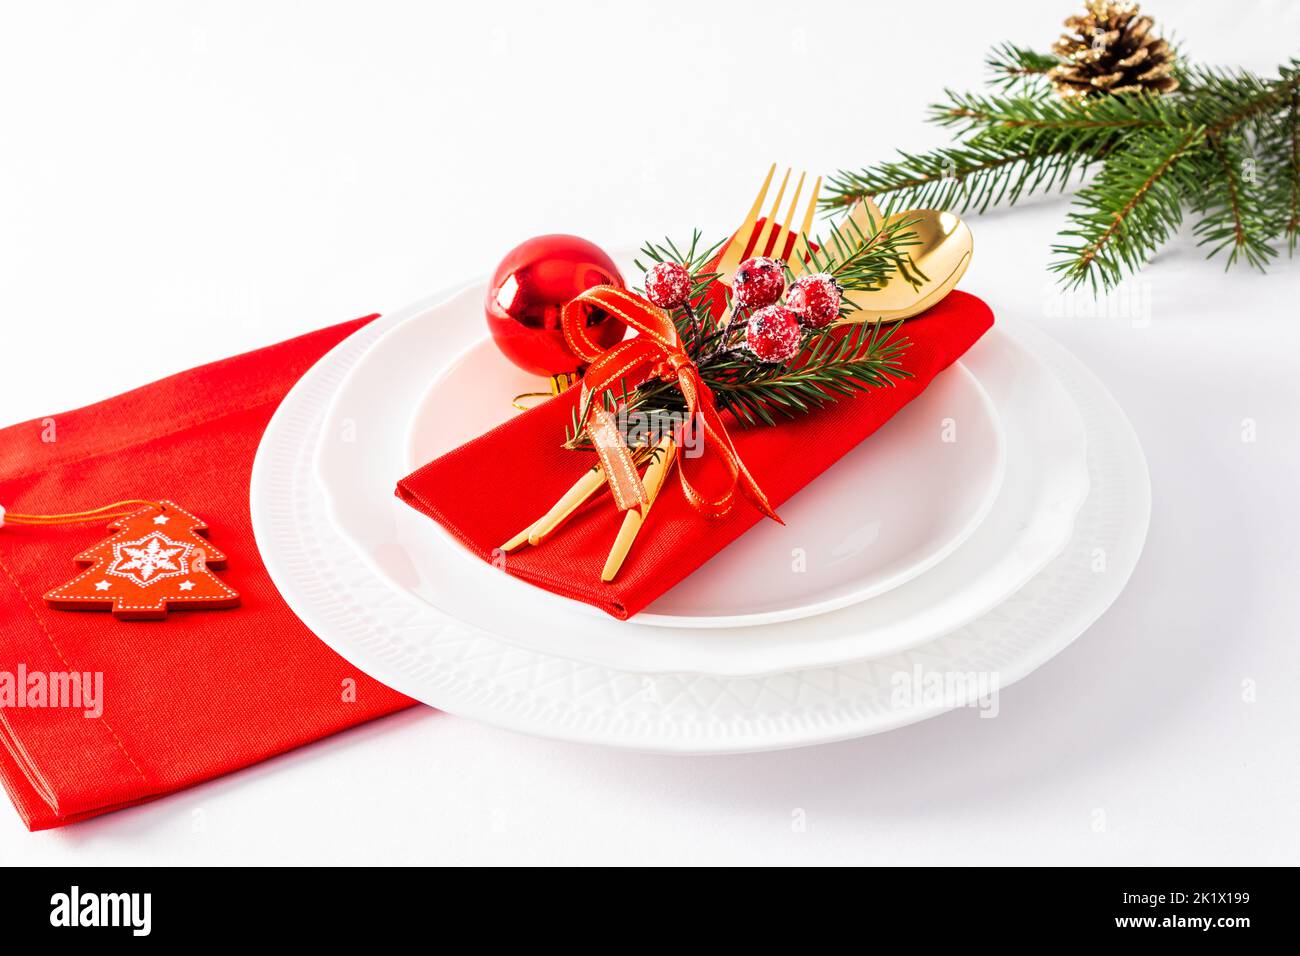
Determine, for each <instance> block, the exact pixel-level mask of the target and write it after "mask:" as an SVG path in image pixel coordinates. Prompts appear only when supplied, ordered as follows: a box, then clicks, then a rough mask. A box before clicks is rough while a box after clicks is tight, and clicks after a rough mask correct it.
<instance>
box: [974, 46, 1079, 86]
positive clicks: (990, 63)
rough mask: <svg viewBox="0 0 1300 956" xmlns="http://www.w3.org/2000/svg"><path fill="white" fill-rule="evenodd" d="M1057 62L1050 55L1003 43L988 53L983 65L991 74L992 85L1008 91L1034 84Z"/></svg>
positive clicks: (1057, 60) (1057, 61)
mask: <svg viewBox="0 0 1300 956" xmlns="http://www.w3.org/2000/svg"><path fill="white" fill-rule="evenodd" d="M1059 62H1061V61H1060V60H1059V59H1057V58H1056V57H1055V56H1053V55H1051V54H1046V53H1039V52H1037V51H1036V50H1029V49H1026V48H1024V47H1019V46H1016V45H1015V44H1014V43H1004V44H1002V45H1001V46H999V47H995V48H994V49H993V50H992V51H991V52H990V53H989V55H988V58H987V59H986V60H985V61H984V64H985V65H986V66H987V67H988V68H989V70H991V71H992V73H993V83H994V85H996V86H1000V87H1002V88H1003V89H1010V88H1012V87H1015V86H1017V85H1020V84H1023V83H1031V84H1032V83H1036V82H1037V81H1039V80H1041V79H1042V78H1043V77H1045V76H1046V75H1047V71H1048V70H1050V69H1051V68H1052V67H1054V66H1056V64H1057V63H1059Z"/></svg>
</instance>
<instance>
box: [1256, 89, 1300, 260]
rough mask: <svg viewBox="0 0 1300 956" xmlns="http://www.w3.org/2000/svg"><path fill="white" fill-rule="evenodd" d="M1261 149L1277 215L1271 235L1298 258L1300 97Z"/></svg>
mask: <svg viewBox="0 0 1300 956" xmlns="http://www.w3.org/2000/svg"><path fill="white" fill-rule="evenodd" d="M1258 145H1259V168H1258V170H1257V172H1258V175H1259V176H1260V179H1261V182H1262V185H1263V189H1264V193H1265V200H1264V202H1265V205H1266V206H1267V208H1269V209H1272V210H1273V213H1274V217H1273V224H1272V228H1271V229H1270V230H1269V234H1270V236H1271V237H1273V238H1280V239H1284V240H1285V241H1286V244H1287V252H1288V254H1290V255H1294V254H1295V248H1296V240H1297V238H1298V237H1300V93H1297V92H1292V94H1291V97H1290V99H1289V101H1288V102H1287V103H1286V105H1285V106H1284V107H1283V109H1282V110H1281V111H1279V113H1278V116H1277V123H1276V135H1275V136H1272V137H1270V138H1269V139H1268V140H1267V141H1265V142H1263V143H1260V144H1258Z"/></svg>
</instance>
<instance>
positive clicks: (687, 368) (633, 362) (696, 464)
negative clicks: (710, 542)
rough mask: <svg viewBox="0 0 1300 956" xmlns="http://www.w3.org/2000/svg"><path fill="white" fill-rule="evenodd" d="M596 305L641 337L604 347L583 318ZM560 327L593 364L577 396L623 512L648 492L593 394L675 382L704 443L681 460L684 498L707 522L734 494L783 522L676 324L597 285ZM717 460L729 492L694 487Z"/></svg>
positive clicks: (574, 303) (629, 296) (570, 308)
mask: <svg viewBox="0 0 1300 956" xmlns="http://www.w3.org/2000/svg"><path fill="white" fill-rule="evenodd" d="M589 305H590V306H595V307H596V308H599V309H603V310H604V311H606V312H608V313H610V314H611V315H614V316H617V317H618V318H620V319H622V320H623V321H624V322H625V323H627V325H628V326H629V327H631V328H633V329H636V331H637V332H638V333H639V334H638V335H637V336H636V337H635V338H630V339H624V340H623V341H622V342H619V343H618V344H617V345H615V346H613V347H612V348H609V349H602V348H601V347H600V346H599V345H598V344H597V343H596V342H594V341H593V340H592V338H591V337H590V336H589V335H588V332H587V328H586V323H585V321H584V318H585V315H586V310H585V308H584V307H585V306H589ZM560 327H561V329H563V331H564V339H565V341H566V342H567V343H568V346H569V348H570V350H571V351H573V353H574V354H575V355H577V356H578V357H579V358H580V359H582V360H583V361H584V362H590V363H591V364H590V365H589V366H588V368H587V371H586V373H585V374H584V375H583V379H582V397H581V399H580V402H581V404H580V406H579V407H580V408H581V409H583V411H582V413H581V416H580V417H581V421H580V422H579V423H578V424H579V425H580V426H583V427H586V428H587V429H588V432H589V434H590V435H591V438H592V444H594V445H595V446H596V454H597V455H598V456H599V457H600V461H601V464H602V465H603V466H604V468H605V476H606V478H607V480H608V481H609V487H610V492H611V494H612V495H613V497H614V502H615V504H617V506H618V508H619V510H620V511H626V510H628V509H629V508H631V507H633V506H635V505H638V504H640V505H642V506H643V507H644V505H645V502H646V500H647V498H646V491H645V487H644V486H643V485H642V483H641V476H640V475H639V474H638V473H637V469H636V466H635V464H634V463H633V459H632V453H631V450H630V449H629V448H628V447H627V442H626V441H625V440H624V437H623V434H622V432H620V431H619V429H618V427H617V424H616V423H615V421H614V416H613V415H612V414H611V413H610V412H609V411H608V410H607V409H606V408H605V407H604V406H603V404H602V402H601V401H600V400H593V398H592V397H593V395H594V396H602V395H603V393H604V392H605V391H606V390H611V391H613V392H614V394H619V393H620V392H621V391H622V390H623V388H625V387H626V388H635V387H636V386H638V385H640V384H642V383H643V382H646V381H648V380H651V379H659V378H663V379H666V380H668V381H672V380H674V379H676V381H677V386H678V388H680V389H681V392H682V398H683V399H684V401H685V403H686V411H687V415H688V416H689V417H688V421H687V423H686V424H685V425H684V426H683V427H684V428H686V429H696V428H698V429H699V430H700V434H701V437H702V439H703V442H702V446H703V447H702V449H701V453H700V454H699V455H696V456H691V455H679V456H678V467H677V475H678V478H679V479H680V481H681V486H682V493H683V494H684V495H685V496H686V500H687V501H688V502H689V503H690V505H691V507H693V508H694V509H695V510H696V511H698V512H700V513H701V514H704V515H707V516H709V517H721V516H722V515H725V514H726V513H727V512H729V511H730V510H731V507H732V505H733V503H734V501H735V493H736V489H737V488H740V490H741V491H742V492H743V493H744V494H745V496H746V497H748V498H749V499H750V501H752V502H753V503H754V506H755V507H757V508H758V510H759V511H761V512H763V514H765V515H767V516H768V517H769V518H772V519H773V520H774V521H778V522H779V521H781V519H780V518H778V517H777V515H776V512H775V511H773V510H772V506H771V505H770V504H769V503H768V500H767V496H766V495H765V494H763V489H761V488H760V487H759V486H758V482H756V481H755V480H754V478H753V476H751V475H750V473H749V471H748V470H747V469H746V468H745V463H744V462H742V461H741V460H740V456H739V455H738V454H736V449H735V446H734V445H733V444H732V442H731V436H730V435H728V434H727V428H726V425H724V424H723V422H722V416H721V415H720V414H719V413H718V409H717V407H716V406H715V405H714V402H713V393H712V392H711V391H709V388H708V386H706V385H705V384H704V381H703V379H701V378H700V370H699V369H698V368H697V367H696V365H695V363H694V362H693V361H692V360H691V357H690V356H689V355H688V354H687V353H686V350H685V349H684V348H683V347H682V344H681V342H680V340H679V339H678V338H677V327H676V326H674V325H673V321H672V319H671V318H670V317H669V315H668V313H666V312H664V310H663V309H660V308H659V307H658V306H656V305H654V304H653V303H651V302H649V301H648V300H646V299H643V298H642V297H641V296H639V295H636V294H635V293H632V292H628V291H627V290H626V289H620V288H618V287H616V286H609V285H600V286H596V287H594V288H591V289H588V290H587V291H585V292H582V293H580V294H579V295H578V296H576V297H575V298H573V299H572V300H570V301H569V303H568V304H567V305H565V306H564V308H563V309H562V310H561V312H560ZM710 460H712V461H713V462H714V464H715V465H716V464H721V466H722V468H723V471H724V474H725V475H726V478H725V482H724V483H725V487H724V489H723V490H722V492H721V493H718V494H714V495H712V496H708V495H705V494H703V493H702V492H701V491H700V490H699V488H698V487H697V484H696V483H697V480H698V478H699V475H698V472H699V471H700V470H701V469H703V468H704V467H705V466H706V464H707V463H708V462H709V461H710Z"/></svg>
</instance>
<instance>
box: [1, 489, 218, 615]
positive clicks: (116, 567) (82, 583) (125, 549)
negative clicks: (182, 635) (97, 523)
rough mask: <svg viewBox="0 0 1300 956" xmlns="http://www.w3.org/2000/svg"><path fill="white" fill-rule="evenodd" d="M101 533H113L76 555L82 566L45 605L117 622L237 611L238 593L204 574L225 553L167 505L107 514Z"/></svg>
mask: <svg viewBox="0 0 1300 956" xmlns="http://www.w3.org/2000/svg"><path fill="white" fill-rule="evenodd" d="M27 523H33V524H35V523H42V524H49V523H54V522H50V521H44V522H27ZM108 529H109V530H110V531H112V532H114V534H113V535H111V536H110V537H108V538H106V539H105V540H103V541H101V542H100V543H99V544H97V545H95V546H94V547H92V548H88V549H86V550H85V551H83V552H81V554H79V555H77V556H76V558H75V559H74V560H75V561H76V562H77V563H78V564H83V565H86V566H87V567H86V569H85V570H84V571H82V572H81V573H80V574H79V575H77V576H76V577H75V578H73V579H72V580H71V581H69V582H68V583H67V584H64V585H61V586H59V587H57V588H55V589H54V590H52V591H50V592H49V593H47V594H46V595H45V603H46V604H47V605H49V606H50V607H52V608H57V609H59V610H64V611H108V610H111V611H112V612H113V614H114V615H115V616H116V617H118V618H120V619H122V620H158V619H161V618H165V617H166V616H167V612H168V611H169V610H208V609H214V608H229V607H236V606H238V604H239V593H238V592H237V591H235V590H234V589H233V588H230V587H228V586H227V585H226V584H225V583H223V582H222V581H221V580H220V579H219V578H218V577H217V576H216V575H215V574H213V573H212V571H211V569H212V568H222V567H224V566H225V563H226V556H225V555H224V554H222V553H221V551H219V550H217V548H215V547H213V546H212V544H211V543H210V542H209V541H208V539H207V537H206V535H205V532H206V531H207V525H205V524H204V523H203V522H202V521H201V520H199V519H198V518H197V517H195V516H194V515H192V514H190V513H189V512H188V511H186V510H185V509H184V508H181V507H180V506H179V505H177V504H176V503H175V502H172V501H160V502H157V503H154V502H149V503H146V504H145V505H144V507H141V508H139V509H138V510H135V511H132V512H131V513H129V514H124V515H119V516H117V517H115V518H114V520H113V521H112V522H111V523H110V524H109V525H108Z"/></svg>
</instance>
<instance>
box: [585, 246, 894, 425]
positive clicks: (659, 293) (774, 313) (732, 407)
mask: <svg viewBox="0 0 1300 956" xmlns="http://www.w3.org/2000/svg"><path fill="white" fill-rule="evenodd" d="M905 227H906V224H903V226H899V227H894V228H892V230H885V229H884V228H883V224H881V225H880V226H878V227H877V228H876V229H875V231H874V232H873V233H871V234H864V233H862V232H861V231H858V230H857V229H856V227H853V228H847V227H845V228H836V227H832V229H831V235H830V237H829V238H828V239H827V241H826V242H825V243H822V244H821V246H822V247H823V248H831V249H833V250H834V251H835V252H836V256H835V259H834V264H832V260H831V259H830V257H828V256H826V255H819V254H817V253H816V252H812V251H811V250H810V262H809V265H810V266H811V267H813V268H816V269H817V270H818V271H817V272H813V273H810V274H807V275H803V276H801V277H799V278H798V279H796V280H795V281H793V282H791V283H790V284H789V288H788V289H787V287H786V268H785V265H784V264H783V263H781V262H780V261H779V260H775V259H770V258H766V257H754V258H751V259H747V260H745V261H744V262H742V263H741V264H740V266H739V267H737V269H736V273H735V275H734V276H733V278H732V287H731V290H730V292H729V293H728V290H727V289H726V288H725V287H724V286H723V285H722V283H721V282H719V281H718V278H719V277H718V274H717V273H716V272H712V271H710V269H709V268H708V267H709V265H710V263H712V262H713V260H714V258H715V256H716V255H717V252H718V250H719V249H720V248H721V246H722V245H723V243H722V242H719V243H715V244H714V245H712V246H710V247H707V248H706V247H704V246H703V245H701V242H700V233H699V232H698V231H696V232H695V233H694V234H693V236H692V238H691V241H690V242H689V243H686V244H684V245H683V246H681V247H679V246H678V245H677V244H675V243H674V242H673V241H672V240H664V242H663V243H662V244H656V243H647V244H646V245H645V246H644V247H643V248H642V250H641V253H642V255H643V256H644V257H645V258H646V259H648V260H649V264H648V265H643V264H642V263H641V262H640V261H637V262H636V265H637V267H638V268H639V269H641V271H642V272H643V273H644V274H645V280H644V294H645V296H646V298H648V299H649V300H650V301H651V302H653V303H654V304H655V305H657V306H659V307H660V308H662V309H664V310H665V311H667V312H668V314H669V315H670V316H671V318H672V320H673V324H674V325H675V326H676V328H677V333H678V336H679V338H680V339H681V341H682V344H683V347H684V348H685V350H686V352H687V354H688V355H689V356H690V357H691V359H692V361H694V362H695V365H696V367H697V368H698V369H699V371H700V378H701V380H702V381H703V383H704V384H705V385H706V386H707V387H708V388H709V389H710V391H712V392H713V395H714V399H715V401H716V402H717V405H718V408H719V410H721V411H729V412H731V413H732V414H733V415H734V416H735V418H736V419H737V420H738V421H739V422H740V423H742V424H744V425H756V424H760V423H761V424H766V425H774V424H776V422H777V417H778V416H783V417H787V418H792V417H794V416H795V415H798V414H803V413H806V412H808V411H811V410H812V409H814V408H819V407H821V406H823V405H826V404H827V403H829V402H834V401H837V400H838V399H840V398H844V397H848V396H851V395H853V394H855V393H856V392H860V391H865V390H866V389H869V388H880V387H884V386H888V385H890V384H892V383H893V382H894V381H897V380H898V379H903V378H910V377H911V373H910V372H908V371H907V370H906V369H905V368H903V365H902V358H903V355H904V353H905V352H906V350H907V348H908V346H909V345H910V343H909V341H908V340H907V339H906V338H904V337H902V336H900V335H899V334H898V331H899V327H900V326H901V325H902V323H901V322H900V323H896V324H895V325H892V326H889V327H884V326H881V325H873V324H869V323H859V324H856V325H853V326H852V327H851V328H846V327H845V323H840V322H837V319H839V318H841V316H842V314H844V313H845V312H846V311H847V312H851V311H852V308H853V307H852V306H851V305H850V304H848V303H846V302H845V300H844V298H843V294H844V292H845V291H846V290H848V291H869V290H871V289H876V288H880V286H881V285H883V283H884V282H886V281H888V278H889V277H890V276H891V275H899V276H901V277H902V278H904V279H906V280H907V281H913V272H914V269H909V266H910V260H909V259H908V258H907V254H906V248H907V247H908V246H909V245H911V244H913V242H914V240H913V234H912V233H909V232H906V231H905ZM724 241H725V240H724ZM688 289H689V292H687V290H688ZM782 296H784V299H785V301H784V303H782V301H781V300H782ZM727 312H730V313H731V315H732V319H731V321H730V322H728V323H726V324H722V323H720V322H719V321H718V320H717V319H716V318H715V316H717V315H721V314H724V313H727ZM591 400H593V401H600V402H601V403H602V404H603V405H604V406H605V407H606V408H608V409H610V410H611V411H612V410H614V409H616V408H618V407H619V406H625V407H626V408H627V409H628V410H629V411H635V412H638V413H639V414H641V415H643V416H646V417H647V418H648V419H649V420H651V421H654V420H657V419H659V418H660V417H661V416H666V417H667V420H672V416H676V415H679V414H680V413H681V412H682V411H683V410H684V407H685V406H684V402H683V399H682V395H681V393H680V391H679V390H678V388H677V386H676V384H675V383H672V382H647V383H645V384H643V385H641V386H638V387H636V388H631V389H629V388H627V387H626V386H624V387H623V388H622V389H620V390H617V391H615V390H609V391H607V392H606V394H604V395H601V396H595V395H593V396H591ZM565 447H567V448H589V447H591V446H590V441H589V436H588V435H587V434H586V432H585V430H584V429H583V428H582V427H581V426H580V425H579V419H578V418H577V417H575V418H574V420H573V422H572V427H571V428H570V429H569V430H568V434H567V435H566V441H565Z"/></svg>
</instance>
